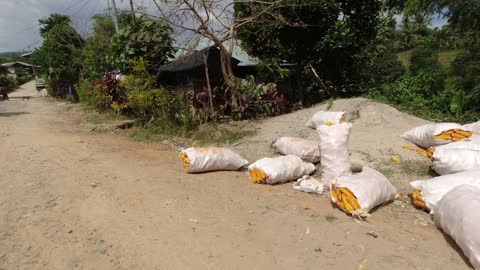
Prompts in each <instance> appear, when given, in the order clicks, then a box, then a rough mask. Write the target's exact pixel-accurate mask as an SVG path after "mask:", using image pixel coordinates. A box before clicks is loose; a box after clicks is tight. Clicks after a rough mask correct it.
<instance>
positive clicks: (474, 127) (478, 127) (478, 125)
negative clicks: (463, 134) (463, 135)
mask: <svg viewBox="0 0 480 270" xmlns="http://www.w3.org/2000/svg"><path fill="white" fill-rule="evenodd" d="M462 129H464V130H468V131H471V132H473V133H475V134H480V121H477V122H475V123H470V124H466V125H463V126H462Z"/></svg>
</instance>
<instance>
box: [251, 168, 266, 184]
mask: <svg viewBox="0 0 480 270" xmlns="http://www.w3.org/2000/svg"><path fill="white" fill-rule="evenodd" d="M248 174H249V175H250V178H251V179H252V182H253V183H254V184H263V183H264V182H265V181H266V180H267V178H268V175H267V174H266V173H265V172H264V171H263V170H260V169H258V168H252V169H251V170H250V171H249V172H248Z"/></svg>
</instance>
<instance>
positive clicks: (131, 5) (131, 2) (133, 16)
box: [130, 0, 135, 24]
mask: <svg viewBox="0 0 480 270" xmlns="http://www.w3.org/2000/svg"><path fill="white" fill-rule="evenodd" d="M130 12H132V22H133V23H134V24H135V9H134V8H133V0H130Z"/></svg>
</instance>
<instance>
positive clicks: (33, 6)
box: [0, 0, 151, 52]
mask: <svg viewBox="0 0 480 270" xmlns="http://www.w3.org/2000/svg"><path fill="white" fill-rule="evenodd" d="M108 1H109V0H0V52H10V51H24V50H27V51H28V50H32V49H34V48H36V47H38V46H40V45H41V44H42V39H41V37H40V34H39V30H38V28H39V26H38V20H39V19H42V18H45V17H48V15H50V14H51V13H54V12H57V13H61V14H65V15H69V16H70V17H71V19H72V21H73V25H74V27H75V28H76V29H77V30H78V31H79V32H80V34H82V35H86V34H87V33H89V31H90V29H91V23H90V18H91V17H92V15H93V14H96V13H103V12H104V11H105V10H107V8H108V4H107V2H108ZM115 2H116V3H117V8H129V7H130V4H129V1H128V0H115ZM143 2H145V3H147V2H148V3H150V2H151V1H147V0H135V3H136V5H140V4H143Z"/></svg>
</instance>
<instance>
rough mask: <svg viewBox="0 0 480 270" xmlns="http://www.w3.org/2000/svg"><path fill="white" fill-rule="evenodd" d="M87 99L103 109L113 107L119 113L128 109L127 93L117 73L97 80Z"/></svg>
mask: <svg viewBox="0 0 480 270" xmlns="http://www.w3.org/2000/svg"><path fill="white" fill-rule="evenodd" d="M87 99H88V100H90V101H91V102H92V103H93V104H94V105H95V106H96V107H97V108H98V109H100V110H101V111H107V110H112V109H113V110H114V111H115V112H116V113H118V114H121V113H124V112H125V111H126V107H127V93H126V90H125V88H124V87H122V86H121V85H120V81H119V80H117V78H116V75H115V74H106V75H105V76H104V77H102V78H101V79H98V80H95V81H94V82H93V84H92V87H91V91H90V93H89V94H88V98H87Z"/></svg>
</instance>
